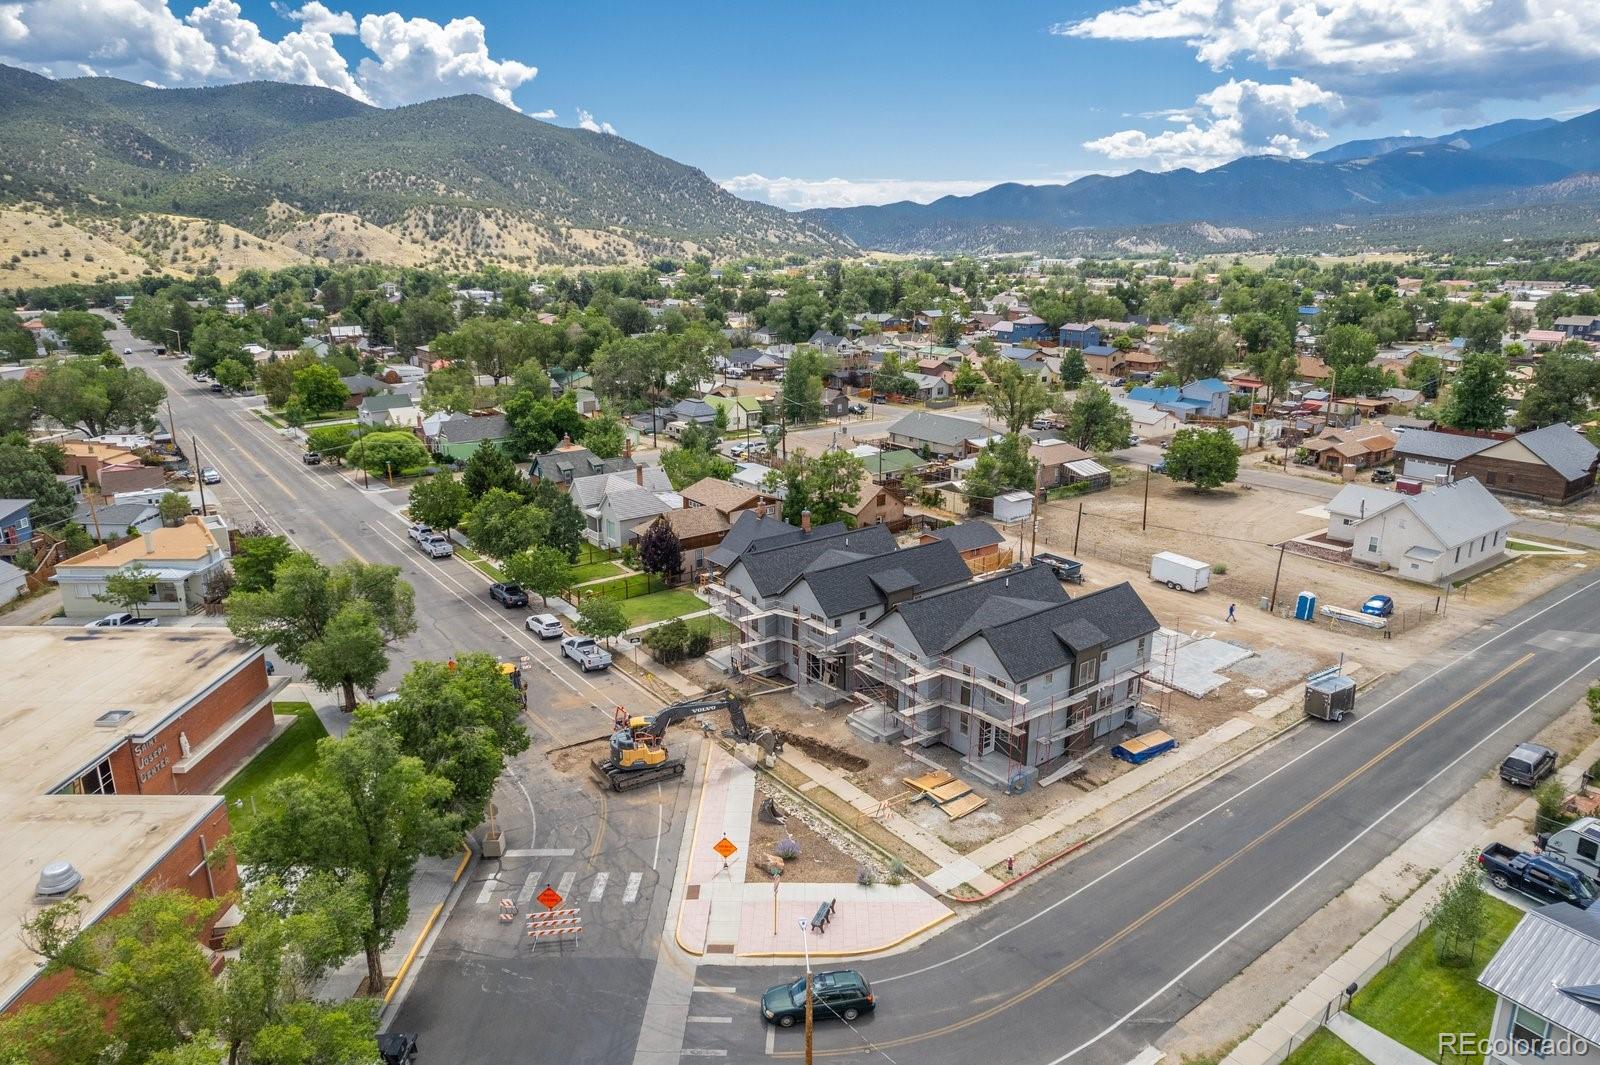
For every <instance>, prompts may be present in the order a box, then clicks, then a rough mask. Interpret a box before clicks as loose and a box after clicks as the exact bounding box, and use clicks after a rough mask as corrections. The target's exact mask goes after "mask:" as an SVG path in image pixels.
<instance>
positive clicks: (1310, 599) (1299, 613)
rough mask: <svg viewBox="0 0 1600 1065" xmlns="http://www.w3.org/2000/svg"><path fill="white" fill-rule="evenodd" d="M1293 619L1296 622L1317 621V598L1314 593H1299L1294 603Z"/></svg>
mask: <svg viewBox="0 0 1600 1065" xmlns="http://www.w3.org/2000/svg"><path fill="white" fill-rule="evenodd" d="M1294 619H1295V620H1296V621H1315V620H1317V597H1316V594H1315V593H1314V592H1301V593H1300V595H1299V597H1298V598H1296V599H1295V601H1294Z"/></svg>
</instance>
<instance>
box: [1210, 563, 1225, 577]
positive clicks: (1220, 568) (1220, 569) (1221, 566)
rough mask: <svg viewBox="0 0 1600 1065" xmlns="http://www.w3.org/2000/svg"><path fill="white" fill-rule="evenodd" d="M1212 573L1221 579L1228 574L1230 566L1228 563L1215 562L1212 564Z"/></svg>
mask: <svg viewBox="0 0 1600 1065" xmlns="http://www.w3.org/2000/svg"><path fill="white" fill-rule="evenodd" d="M1211 572H1212V573H1215V574H1216V575H1217V576H1219V577H1220V576H1222V575H1223V574H1224V573H1226V572H1228V564H1227V563H1226V562H1213V563H1212V564H1211Z"/></svg>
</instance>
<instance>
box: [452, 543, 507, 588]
mask: <svg viewBox="0 0 1600 1065" xmlns="http://www.w3.org/2000/svg"><path fill="white" fill-rule="evenodd" d="M455 549H456V557H457V558H459V559H460V560H461V561H463V562H465V563H466V564H467V565H469V566H471V567H472V568H473V569H475V570H477V571H478V572H479V573H482V574H484V575H486V576H489V577H493V578H494V579H495V580H497V581H498V580H504V579H505V578H504V577H502V576H501V574H500V568H499V567H498V566H496V565H495V564H494V563H493V562H490V561H489V560H488V559H487V558H486V557H484V556H483V555H480V554H478V552H476V551H474V550H473V549H472V548H470V547H463V546H461V545H460V544H456V545H455Z"/></svg>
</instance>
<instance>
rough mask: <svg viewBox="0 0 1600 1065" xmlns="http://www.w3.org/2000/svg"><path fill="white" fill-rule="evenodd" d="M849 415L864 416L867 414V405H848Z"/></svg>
mask: <svg viewBox="0 0 1600 1065" xmlns="http://www.w3.org/2000/svg"><path fill="white" fill-rule="evenodd" d="M850 413H851V414H865V413H867V405H866V404H865V403H852V404H850Z"/></svg>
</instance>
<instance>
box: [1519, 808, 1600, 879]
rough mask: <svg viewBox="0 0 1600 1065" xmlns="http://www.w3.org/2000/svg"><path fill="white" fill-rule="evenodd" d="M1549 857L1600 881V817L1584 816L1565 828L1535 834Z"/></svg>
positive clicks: (1540, 847)
mask: <svg viewBox="0 0 1600 1065" xmlns="http://www.w3.org/2000/svg"><path fill="white" fill-rule="evenodd" d="M1535 841H1536V842H1537V843H1538V844H1539V849H1540V850H1541V851H1544V852H1545V857H1547V858H1555V859H1557V860H1558V861H1561V862H1563V863H1565V864H1567V865H1570V866H1572V868H1574V869H1576V870H1577V871H1578V872H1580V873H1582V874H1583V875H1584V876H1586V877H1588V878H1589V882H1590V883H1591V884H1600V818H1594V817H1580V818H1578V819H1577V820H1576V821H1574V822H1572V824H1570V825H1568V826H1567V827H1565V828H1562V829H1557V830H1556V831H1555V832H1551V833H1548V834H1542V835H1539V836H1536V837H1535Z"/></svg>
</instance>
